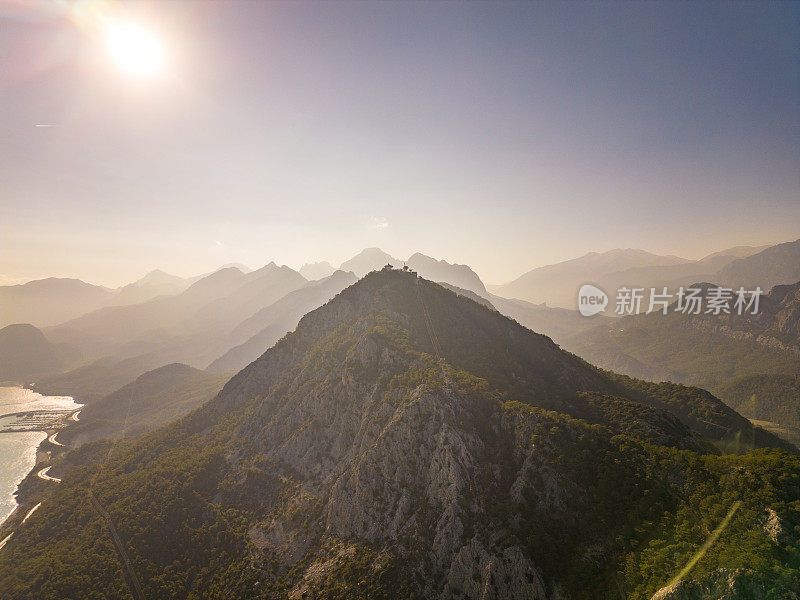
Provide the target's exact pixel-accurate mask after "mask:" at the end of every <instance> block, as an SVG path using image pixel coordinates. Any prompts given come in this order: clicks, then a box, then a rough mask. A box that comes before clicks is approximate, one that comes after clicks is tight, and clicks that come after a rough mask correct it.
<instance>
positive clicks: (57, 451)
mask: <svg viewBox="0 0 800 600" xmlns="http://www.w3.org/2000/svg"><path fill="white" fill-rule="evenodd" d="M2 387H15V388H20V389H27V390H30V391H34V392H35V393H37V394H40V392H36V390H34V389H31V388H30V387H29V386H24V385H19V384H16V385H4V386H2ZM41 395H42V396H43V397H48V396H44V395H43V394H41ZM54 397H58V398H69V399H70V400H71V401H72V402H73V403H74V404H76V405H77V406H76V407H75V408H72V409H69V410H63V414H62V415H61V416H60V418H59V419H57V420H56V421H49V422H48V423H47V424H46V426H45V427H30V428H25V429H20V430H11V431H9V430H6V431H2V432H0V436H2V434H3V433H28V432H41V433H44V434H45V437H44V439H43V440H42V441H41V442H39V444H38V445H37V446H36V449H35V461H34V464H33V467H32V468H31V469H30V470H29V471H28V472H27V473H26V474H25V476H24V477H23V478H22V479H21V480H20V481H18V483H17V486H16V489H15V490H14V492H13V494H12V496H13V498H14V502H15V506H14V508H13V510H12V511H11V512H10V513H9V514H8V516H7V517H6V518H5V519H3V521H2V522H0V541H2V542H8V541H9V540H10V539H11V536H12V535H13V534H14V531H15V530H16V528H17V527H19V526H20V525H22V524H23V523H24V522H25V521H26V520H27V519H28V517H30V516H31V515H32V514H33V511H34V510H35V509H36V508H38V507H39V505H40V504H41V501H40V500H41V498H36V499H32V500H30V501H26V500H20V498H19V494H20V488H21V487H22V486H23V484H24V483H25V482H27V481H28V480H29V479H31V478H34V479H36V480H37V481H39V482H41V483H42V484H44V485H48V482H52V483H58V482H60V481H61V480H60V479H58V478H56V477H51V476H48V475H47V473H46V471H47V470H48V469H49V468H50V467H52V466H53V462H54V460H55V458H57V456H60V455H62V454H64V453H66V452H67V451H69V447H68V446H66V445H64V444H62V443H61V442H59V441H57V440H56V439H55V437H56V436H57V434H58V433H59V432H61V431H63V430H64V429H66V428H67V427H69V426H70V425H71V424H74V423H77V422H78V419H77V418H76V417H77V415H78V414H79V413H80V412H81V410H82V409H83V406H84V405H83V404H78V403H77V402H75V400H74V398H73V397H72V396H54ZM48 410H49V409H43V410H42V412H47V411H48ZM32 412H38V411H36V410H33V411H17V412H15V413H9V414H7V415H2V416H3V417H10V416H15V415H21V414H28V413H32ZM42 471H44V475H45V476H44V477H41V476H40V474H41V473H42ZM37 495H38V494H37ZM34 505H35V506H34ZM21 509H22V510H21ZM23 513H24V514H25V516H24V517H22V518H20V517H21V515H22V514H23ZM4 545H5V543H2V544H0V549H1V548H2V547H3V546H4Z"/></svg>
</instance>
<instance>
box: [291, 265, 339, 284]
mask: <svg viewBox="0 0 800 600" xmlns="http://www.w3.org/2000/svg"><path fill="white" fill-rule="evenodd" d="M335 270H336V269H334V268H333V267H332V266H331V263H329V262H328V261H324V260H323V261H321V262H315V263H310V264H305V265H303V266H302V267H300V275H302V276H303V277H305V278H306V279H308V280H309V281H313V280H315V279H324V278H325V277H330V276H331V275H333V272H334V271H335Z"/></svg>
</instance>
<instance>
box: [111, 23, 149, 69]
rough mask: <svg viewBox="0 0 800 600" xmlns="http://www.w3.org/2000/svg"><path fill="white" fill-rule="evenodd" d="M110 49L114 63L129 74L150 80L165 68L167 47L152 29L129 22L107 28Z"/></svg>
mask: <svg viewBox="0 0 800 600" xmlns="http://www.w3.org/2000/svg"><path fill="white" fill-rule="evenodd" d="M105 40H106V46H107V48H108V52H109V55H110V56H111V59H112V60H113V62H114V64H115V65H116V66H117V67H118V68H119V69H120V70H121V71H123V72H124V73H126V74H127V75H131V76H133V77H136V78H149V77H153V76H155V75H158V74H159V73H160V72H161V71H162V70H163V68H164V46H163V44H162V42H161V40H160V39H159V38H158V37H157V36H156V35H155V34H154V33H153V32H152V31H149V30H148V29H146V28H144V27H142V26H141V25H139V24H137V23H133V22H128V21H118V22H112V23H109V24H107V25H106V31H105Z"/></svg>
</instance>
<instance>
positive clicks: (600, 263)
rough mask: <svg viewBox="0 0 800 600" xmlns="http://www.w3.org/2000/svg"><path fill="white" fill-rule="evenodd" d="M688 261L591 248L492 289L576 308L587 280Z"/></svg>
mask: <svg viewBox="0 0 800 600" xmlns="http://www.w3.org/2000/svg"><path fill="white" fill-rule="evenodd" d="M687 262H690V261H688V260H686V259H684V258H678V257H677V256H658V255H656V254H651V253H650V252H645V251H644V250H634V249H630V248H629V249H627V250H622V249H617V250H610V251H608V252H602V253H597V252H590V253H588V254H585V255H584V256H581V257H580V258H575V259H573V260H568V261H565V262H561V263H556V264H553V265H547V266H545V267H539V268H537V269H533V270H532V271H529V272H527V273H525V274H524V275H521V276H520V277H518V278H517V279H515V280H514V281H512V282H510V283H507V284H504V285H500V286H494V287H493V288H492V292H493V293H495V294H497V295H498V296H503V297H504V298H518V299H520V300H528V301H530V302H533V303H536V304H540V303H543V302H545V303H547V304H549V305H553V306H560V307H563V308H575V306H576V299H577V294H578V289H579V288H580V286H581V285H583V284H585V283H599V281H600V280H601V278H603V277H606V276H608V275H611V274H612V273H617V272H620V271H626V270H628V269H634V268H641V267H664V266H670V265H680V264H684V263H687ZM607 293H611V292H609V291H607Z"/></svg>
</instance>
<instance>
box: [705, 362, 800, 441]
mask: <svg viewBox="0 0 800 600" xmlns="http://www.w3.org/2000/svg"><path fill="white" fill-rule="evenodd" d="M720 397H721V398H722V399H723V400H725V401H726V402H727V403H728V404H730V405H731V406H732V407H733V408H735V409H736V410H737V411H739V412H740V413H742V414H743V415H744V416H746V417H749V418H751V419H755V420H760V421H771V422H773V423H780V424H781V425H782V426H783V427H784V428H785V433H784V435H786V436H787V437H788V439H789V440H790V441H793V442H794V443H796V444H798V443H800V376H798V375H751V376H749V377H741V378H739V379H735V380H734V381H731V382H730V383H728V384H726V385H724V386H723V387H722V388H721V389H720Z"/></svg>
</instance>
